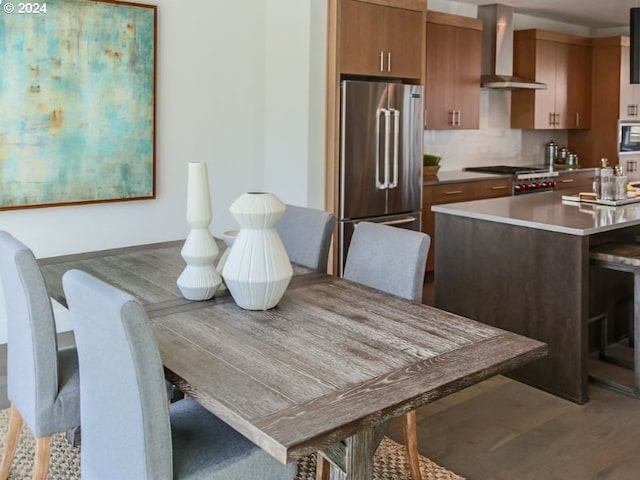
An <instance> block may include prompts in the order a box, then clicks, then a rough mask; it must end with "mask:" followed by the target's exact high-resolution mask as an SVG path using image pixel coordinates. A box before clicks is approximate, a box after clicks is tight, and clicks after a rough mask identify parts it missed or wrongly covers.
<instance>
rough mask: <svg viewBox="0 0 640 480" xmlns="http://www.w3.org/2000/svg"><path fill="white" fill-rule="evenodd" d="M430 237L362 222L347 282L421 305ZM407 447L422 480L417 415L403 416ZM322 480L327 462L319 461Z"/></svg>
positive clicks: (351, 248) (352, 248) (415, 475)
mask: <svg viewBox="0 0 640 480" xmlns="http://www.w3.org/2000/svg"><path fill="white" fill-rule="evenodd" d="M430 245H431V237H429V235H427V234H426V233H422V232H416V231H413V230H406V229H403V228H398V227H392V226H389V225H384V224H380V223H371V222H359V223H358V224H357V225H356V228H355V230H354V232H353V236H352V238H351V243H350V245H349V251H348V252H347V260H346V263H345V267H344V275H343V276H344V278H346V279H347V280H351V281H354V282H357V283H360V284H362V285H365V286H367V287H371V288H375V289H377V290H382V291H384V292H387V293H391V294H393V295H397V296H399V297H402V298H406V299H407V300H411V301H413V302H418V303H421V302H422V290H423V287H424V274H425V268H426V264H427V255H428V253H429V246H430ZM403 432H404V443H405V448H406V450H407V460H408V463H409V469H410V472H411V479H412V480H420V479H421V474H420V463H419V452H418V436H417V431H416V412H415V410H412V411H410V412H408V413H406V414H405V415H404V416H403ZM318 465H319V466H320V469H321V471H320V472H319V474H318V478H322V476H323V475H325V478H326V474H325V473H324V472H325V470H328V465H327V461H326V460H324V459H323V460H322V461H318Z"/></svg>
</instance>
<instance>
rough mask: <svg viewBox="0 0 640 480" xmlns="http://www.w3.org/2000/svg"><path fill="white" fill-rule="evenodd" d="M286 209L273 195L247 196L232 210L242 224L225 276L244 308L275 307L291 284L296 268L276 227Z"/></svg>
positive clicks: (237, 201) (225, 265) (250, 194)
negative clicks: (292, 264)
mask: <svg viewBox="0 0 640 480" xmlns="http://www.w3.org/2000/svg"><path fill="white" fill-rule="evenodd" d="M285 209H286V207H285V205H284V203H282V201H281V200H280V199H279V198H278V197H276V196H275V195H273V194H271V193H245V194H243V195H241V196H240V197H239V198H238V199H237V200H236V201H235V202H233V204H232V205H231V208H230V209H229V210H230V211H231V214H232V215H233V216H234V217H235V219H236V220H237V221H238V223H239V224H240V231H239V232H238V235H237V237H236V239H235V241H234V242H233V246H232V247H231V250H230V251H229V256H228V257H227V259H226V262H225V264H224V269H223V271H222V276H223V278H224V281H225V284H226V285H227V288H228V289H229V292H230V293H231V295H232V296H233V299H234V300H235V301H236V303H237V304H238V305H239V306H240V307H242V308H246V309H247V310H267V309H269V308H273V307H275V306H276V305H277V304H278V302H279V301H280V299H281V298H282V295H284V292H285V290H286V289H287V286H288V285H289V281H290V280H291V276H292V275H293V269H292V268H291V262H290V261H289V257H288V255H287V252H286V250H285V248H284V245H283V244H282V240H280V236H279V235H278V232H277V230H276V228H275V226H276V224H277V223H278V221H279V220H280V219H281V218H282V215H284V212H285Z"/></svg>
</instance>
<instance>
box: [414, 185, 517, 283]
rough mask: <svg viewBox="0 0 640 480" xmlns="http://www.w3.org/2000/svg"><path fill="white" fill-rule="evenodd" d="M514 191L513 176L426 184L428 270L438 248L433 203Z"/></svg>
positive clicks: (424, 228)
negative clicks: (432, 209) (429, 238)
mask: <svg viewBox="0 0 640 480" xmlns="http://www.w3.org/2000/svg"><path fill="white" fill-rule="evenodd" d="M512 193H513V183H512V180H511V177H504V178H496V179H490V180H478V181H466V182H452V183H434V184H432V185H425V186H424V187H423V189H422V231H423V232H424V233H427V234H429V236H430V237H431V247H429V256H428V258H427V271H428V272H430V271H433V269H434V252H435V248H436V245H435V233H436V226H435V214H434V213H433V212H432V211H431V207H432V206H433V205H442V204H444V203H456V202H468V201H471V200H482V199H485V198H497V197H507V196H510V195H512Z"/></svg>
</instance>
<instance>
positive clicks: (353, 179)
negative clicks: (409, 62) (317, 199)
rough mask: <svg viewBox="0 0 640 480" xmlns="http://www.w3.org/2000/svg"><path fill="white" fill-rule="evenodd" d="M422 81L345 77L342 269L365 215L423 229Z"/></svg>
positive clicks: (340, 233) (367, 218)
mask: <svg viewBox="0 0 640 480" xmlns="http://www.w3.org/2000/svg"><path fill="white" fill-rule="evenodd" d="M422 105H423V99H422V87H421V86H419V85H406V84H401V83H381V82H368V81H356V80H345V81H343V82H342V83H341V109H340V204H339V212H338V237H339V238H338V256H339V274H340V275H341V276H342V273H343V267H344V262H345V260H346V256H347V251H348V248H349V242H350V240H351V236H352V234H353V229H354V227H355V225H356V224H357V223H358V222H360V221H368V222H378V223H386V224H389V225H394V226H398V227H402V228H409V229H412V230H420V229H421V224H422V222H421V216H422V215H421V207H422V205H421V203H422V155H423V152H422V141H423V134H424V132H423V128H422V108H423V107H422Z"/></svg>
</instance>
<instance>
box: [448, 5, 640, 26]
mask: <svg viewBox="0 0 640 480" xmlns="http://www.w3.org/2000/svg"><path fill="white" fill-rule="evenodd" d="M456 1H458V2H460V3H468V4H471V5H486V4H490V3H500V4H503V5H508V6H511V7H513V8H514V9H515V11H516V12H517V13H523V14H526V15H532V16H535V17H542V18H548V19H553V20H558V21H561V22H565V23H572V24H575V25H580V26H583V27H589V28H593V29H599V28H620V27H628V26H629V9H630V8H631V7H640V0H503V1H498V2H491V1H487V0H456Z"/></svg>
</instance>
